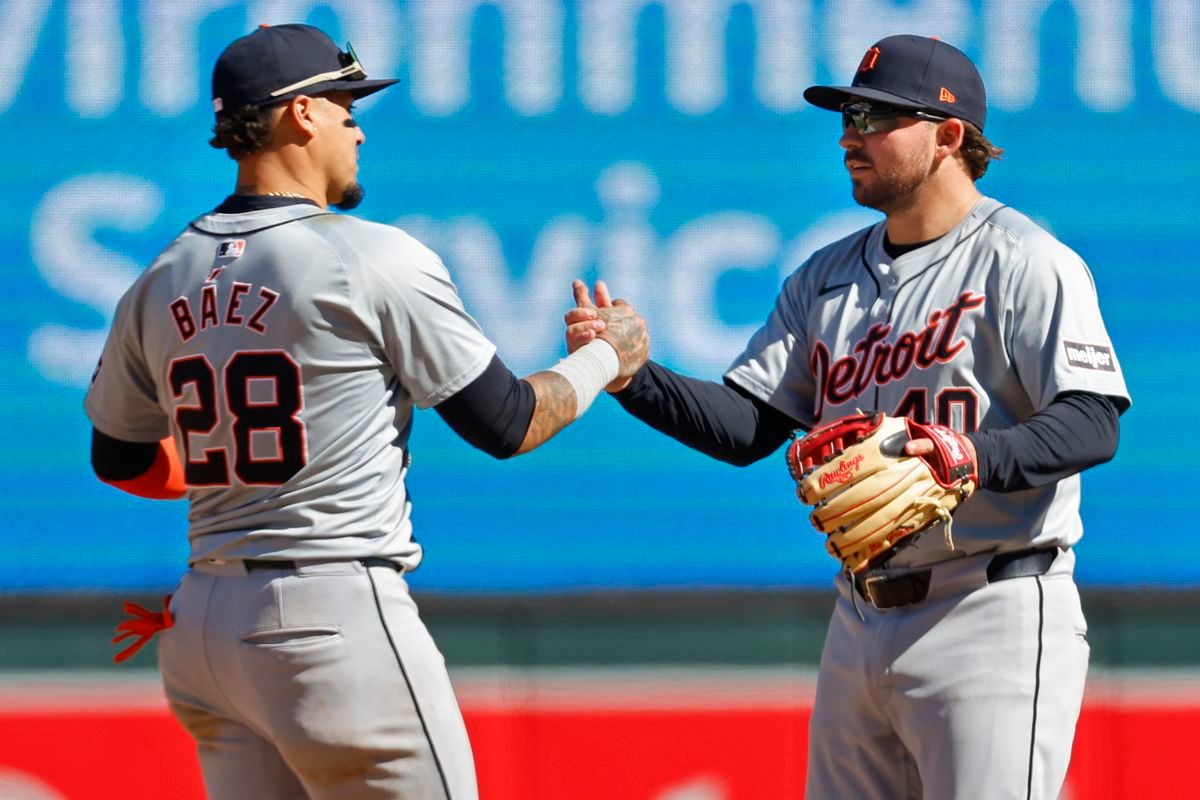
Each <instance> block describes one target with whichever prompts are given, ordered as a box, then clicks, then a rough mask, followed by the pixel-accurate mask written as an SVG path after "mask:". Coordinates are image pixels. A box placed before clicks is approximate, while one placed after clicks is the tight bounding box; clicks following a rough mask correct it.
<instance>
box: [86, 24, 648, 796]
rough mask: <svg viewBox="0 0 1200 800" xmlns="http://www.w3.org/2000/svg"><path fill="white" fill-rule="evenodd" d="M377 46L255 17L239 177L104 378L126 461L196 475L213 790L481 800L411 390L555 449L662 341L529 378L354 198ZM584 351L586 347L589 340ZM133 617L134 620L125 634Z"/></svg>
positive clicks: (234, 105)
mask: <svg viewBox="0 0 1200 800" xmlns="http://www.w3.org/2000/svg"><path fill="white" fill-rule="evenodd" d="M394 82H395V81H392V80H368V79H367V77H366V73H365V71H364V70H363V68H362V65H361V64H360V63H359V62H358V59H357V57H356V56H355V55H354V51H353V50H352V49H350V48H349V46H347V50H346V51H342V50H340V49H339V48H338V47H337V46H336V45H335V44H334V43H333V42H332V41H331V40H330V39H329V37H328V36H326V35H325V34H324V33H322V32H321V31H319V30H317V29H316V28H312V27H309V26H306V25H280V26H276V27H265V26H264V27H262V28H260V29H258V30H256V31H254V32H253V33H251V34H249V35H247V36H244V37H242V38H240V39H237V40H236V41H234V42H233V43H232V44H230V45H229V46H228V48H226V49H225V50H224V52H223V53H222V54H221V56H220V57H219V58H218V60H217V62H216V66H215V68H214V71H213V108H214V110H215V113H216V124H215V128H214V134H215V135H214V137H213V139H212V142H211V143H212V144H213V146H214V147H217V148H221V149H225V150H226V151H228V153H229V155H230V156H232V157H233V158H234V159H235V160H236V161H237V166H238V169H237V185H236V189H235V191H234V194H233V195H231V196H230V197H228V198H226V199H225V201H224V202H222V203H221V204H220V205H219V206H218V207H217V208H216V209H215V210H214V211H212V212H211V213H207V214H204V215H202V216H200V217H199V218H197V219H195V220H194V221H192V222H191V223H190V224H189V225H188V226H187V228H186V229H185V230H184V231H183V232H182V233H181V234H180V235H179V236H178V238H176V239H175V241H173V242H172V243H171V244H170V245H169V246H168V247H167V248H166V249H165V250H164V251H163V252H162V253H161V254H160V255H159V256H158V258H157V259H156V260H155V261H154V262H153V263H152V264H151V265H150V267H149V268H148V269H147V270H146V271H145V272H144V273H143V274H142V275H141V276H140V277H139V278H138V279H137V281H136V282H135V283H134V284H133V286H132V287H131V288H130V289H129V290H128V292H127V293H126V294H125V295H124V297H123V298H122V300H121V302H120V304H119V306H118V309H117V311H116V315H115V318H114V320H113V326H112V330H111V333H110V335H109V337H108V341H107V343H106V344H105V347H104V350H103V354H102V357H101V362H100V365H99V366H98V368H97V372H96V375H95V377H94V379H93V382H92V386H91V389H90V390H89V392H88V395H87V399H86V409H87V413H88V416H89V417H90V419H91V420H92V423H93V425H94V436H93V447H92V460H93V465H94V468H95V471H96V474H97V475H98V476H99V477H100V478H101V479H102V480H104V481H106V482H108V483H111V484H113V485H114V486H117V487H119V488H121V489H124V490H126V491H129V492H131V493H134V494H138V495H141V496H147V497H181V496H186V497H187V498H188V500H189V503H190V513H189V538H190V544H191V552H190V557H189V564H190V569H189V570H188V572H187V573H186V574H185V575H184V577H183V579H182V580H181V582H180V585H179V587H178V590H177V591H176V592H175V594H174V596H173V598H172V599H171V600H170V605H169V607H168V608H165V609H164V611H162V612H159V613H150V612H147V611H145V610H140V611H139V610H138V609H134V611H135V612H139V617H138V618H135V619H132V620H130V621H127V622H126V623H123V624H122V626H120V629H121V630H124V631H125V633H126V634H129V635H135V636H136V637H137V639H136V641H135V642H134V643H133V645H132V646H131V648H130V650H128V651H126V652H125V653H124V654H123V655H125V656H127V655H129V654H131V651H132V650H134V649H136V648H137V647H138V646H140V645H141V644H143V643H144V642H145V641H146V640H147V639H148V638H149V637H150V636H152V635H154V634H155V633H156V632H158V631H162V637H161V641H160V646H159V666H160V668H161V671H162V675H163V681H164V685H165V689H166V695H167V698H168V700H169V702H170V706H171V709H172V711H173V712H174V714H175V716H176V717H177V718H178V719H179V721H180V722H181V723H182V724H183V725H184V726H185V727H186V728H187V730H188V731H189V732H190V733H191V735H192V736H193V737H194V738H195V740H196V744H197V749H198V753H199V759H200V766H201V768H202V772H203V775H204V781H205V784H206V786H207V789H208V793H209V796H210V797H213V798H239V799H240V798H256V800H258V799H265V798H295V797H312V798H331V799H332V798H337V800H347V799H348V798H349V799H351V800H354V799H356V798H413V799H414V800H418V799H419V800H428V799H429V798H448V799H450V800H470V798H475V797H476V796H477V791H476V781H475V774H474V767H473V763H472V757H471V750H470V745H469V743H468V739H467V733H466V729H465V728H464V725H463V721H462V717H461V714H460V712H459V708H458V705H457V703H456V700H455V697H454V694H453V691H452V689H451V685H450V682H449V679H448V676H447V673H446V668H445V664H444V661H443V658H442V656H441V654H440V653H439V652H438V650H437V648H436V647H435V645H434V643H433V642H432V640H431V639H430V637H429V634H428V633H427V632H426V630H425V628H424V625H423V624H422V622H421V621H420V619H419V618H418V616H417V610H416V607H415V606H414V604H413V601H412V599H411V598H410V597H409V593H408V590H407V588H406V584H405V579H404V575H405V573H407V572H409V571H410V570H413V569H415V568H416V567H417V565H418V564H419V563H420V562H421V555H422V552H421V547H420V545H418V544H417V542H416V541H415V540H414V539H413V536H412V521H411V510H412V507H411V504H410V502H409V500H408V498H407V496H406V493H405V475H406V473H407V471H408V469H409V468H410V466H411V464H412V456H411V454H410V453H409V448H408V440H409V433H410V431H411V430H412V426H413V417H414V414H413V411H414V407H416V408H429V407H434V408H436V409H437V411H438V413H439V414H440V415H441V416H442V417H443V418H444V419H445V420H446V422H447V423H448V424H449V425H450V426H451V427H452V428H453V429H454V430H455V431H456V432H458V433H459V434H460V435H461V436H462V437H463V438H464V439H466V440H467V441H468V442H470V443H471V444H473V445H475V446H477V447H480V448H481V449H483V450H485V451H487V452H488V453H491V454H492V455H494V456H496V457H498V458H504V457H508V456H511V455H514V454H517V453H524V452H527V451H529V450H532V449H533V448H535V447H537V446H539V445H540V444H542V443H543V442H545V441H546V440H548V439H549V438H550V437H552V436H553V435H554V434H555V433H556V432H558V431H559V430H560V429H562V428H563V426H565V425H567V424H568V423H570V422H571V421H572V420H574V419H575V418H576V417H578V416H579V415H580V414H582V413H583V411H584V410H585V409H586V408H587V406H588V404H589V403H590V402H591V401H592V399H593V398H594V397H595V396H596V395H597V394H598V393H599V392H600V391H601V390H602V389H603V387H604V386H605V384H607V383H609V382H610V381H612V380H614V379H617V378H619V376H621V375H630V374H632V372H633V371H634V370H635V369H637V368H638V367H639V366H640V364H641V363H642V362H643V361H644V359H645V357H646V339H645V331H644V326H643V325H641V324H639V323H638V320H637V317H636V315H635V314H633V312H632V310H631V309H629V308H628V307H618V308H616V309H614V313H613V314H611V315H610V316H609V322H610V325H609V327H608V328H607V329H606V334H607V333H611V334H612V335H611V336H609V337H608V340H607V341H605V342H603V343H595V344H597V345H598V346H597V347H594V348H593V347H592V346H591V345H589V346H588V347H585V348H583V349H580V350H577V351H576V352H575V353H574V354H572V355H571V356H569V357H568V358H566V359H564V360H563V361H562V362H560V363H559V364H557V365H555V366H554V367H552V368H551V369H549V370H547V371H543V372H538V373H535V374H533V375H531V376H529V377H528V378H525V379H523V380H519V379H517V378H516V377H515V376H513V374H512V373H511V372H510V371H509V370H508V369H507V367H505V366H504V364H503V362H502V361H501V360H500V359H499V357H498V356H497V355H496V348H495V346H494V345H493V344H492V343H491V342H490V341H489V340H488V339H487V338H486V337H485V336H484V334H483V333H482V332H481V330H480V328H479V326H478V325H477V324H476V323H475V321H474V320H473V319H472V318H471V317H470V316H469V315H468V314H467V312H466V311H465V310H464V308H463V305H462V303H461V301H460V299H459V296H458V293H457V291H456V289H455V287H454V284H453V283H452V282H451V280H450V276H449V274H448V273H447V271H446V268H445V267H444V266H443V265H442V263H441V261H439V259H438V258H437V256H436V255H434V254H433V253H431V252H430V251H429V250H427V249H426V248H424V247H423V246H421V245H420V244H418V243H417V242H416V241H415V240H413V239H412V238H411V237H409V236H408V235H406V234H405V233H403V232H402V231H400V230H398V229H395V228H392V227H389V226H386V225H377V224H372V223H368V222H364V221H361V220H358V219H355V218H353V217H350V216H345V215H340V214H336V213H333V212H332V211H331V210H330V208H329V207H330V206H335V207H338V208H342V209H349V208H353V207H354V206H355V205H356V204H357V203H358V201H359V200H361V198H362V189H361V187H360V186H359V184H358V182H357V171H358V168H357V152H358V147H359V145H361V144H362V143H363V141H364V135H363V132H362V129H361V128H359V127H358V125H357V123H356V121H355V119H354V116H353V113H352V112H353V109H352V103H353V102H354V100H355V99H357V98H359V97H363V96H365V95H368V94H371V93H372V92H376V91H379V90H381V89H383V88H385V87H387V86H389V85H391V84H392V83H394ZM585 351H587V352H585ZM119 638H120V637H119Z"/></svg>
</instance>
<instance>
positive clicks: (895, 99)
mask: <svg viewBox="0 0 1200 800" xmlns="http://www.w3.org/2000/svg"><path fill="white" fill-rule="evenodd" d="M855 98H861V99H863V100H874V101H877V102H880V103H886V104H887V105H889V106H893V107H895V108H910V109H913V110H914V111H920V110H923V109H927V108H929V107H928V106H926V105H925V104H923V103H914V102H913V101H912V100H908V99H906V98H903V97H901V96H900V95H898V94H892V93H891V92H882V91H880V90H878V89H869V88H867V87H865V86H810V87H808V88H807V89H805V90H804V99H805V100H807V101H808V102H810V103H812V104H813V105H814V106H816V107H817V108H824V109H826V110H828V111H840V110H841V108H842V104H843V103H848V102H850V101H851V100H853V99H855Z"/></svg>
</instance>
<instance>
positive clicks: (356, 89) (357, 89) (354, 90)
mask: <svg viewBox="0 0 1200 800" xmlns="http://www.w3.org/2000/svg"><path fill="white" fill-rule="evenodd" d="M399 82H400V79H399V78H383V79H380V80H361V81H346V80H341V81H325V82H324V83H314V84H313V85H312V86H305V87H303V88H302V89H297V90H296V91H294V92H288V93H287V94H285V95H281V96H280V97H273V98H271V100H270V102H271V103H282V102H284V101H285V100H291V99H292V98H293V97H299V96H300V95H305V96H308V97H312V96H313V95H318V94H324V93H325V92H349V93H350V94H351V95H353V96H354V97H356V98H357V97H366V96H367V95H369V94H375V93H376V92H378V91H379V90H381V89H386V88H387V87H389V86H391V85H392V84H394V83H399Z"/></svg>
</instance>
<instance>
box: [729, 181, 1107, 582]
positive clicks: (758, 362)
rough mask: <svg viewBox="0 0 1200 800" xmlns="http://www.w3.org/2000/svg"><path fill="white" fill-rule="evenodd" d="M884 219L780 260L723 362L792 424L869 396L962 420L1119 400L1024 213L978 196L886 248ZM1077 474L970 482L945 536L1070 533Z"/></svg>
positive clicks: (880, 405) (1040, 542)
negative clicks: (801, 258)
mask: <svg viewBox="0 0 1200 800" xmlns="http://www.w3.org/2000/svg"><path fill="white" fill-rule="evenodd" d="M884 232H885V224H884V223H883V222H880V223H879V224H877V225H874V226H872V227H869V228H866V229H864V230H862V231H859V232H857V233H855V234H853V235H851V236H848V237H846V238H844V239H842V240H840V241H838V242H835V243H833V244H831V245H829V246H828V247H825V248H824V249H822V250H820V251H818V252H817V253H816V254H814V255H813V256H812V258H810V259H809V261H808V262H807V263H805V264H804V265H803V266H802V267H801V268H800V269H798V270H797V271H796V272H794V273H793V274H792V275H791V276H790V277H789V278H788V279H787V280H786V281H785V283H784V285H783V289H782V291H781V292H780V293H779V297H778V299H777V300H776V304H775V308H774V310H773V312H772V313H771V316H770V318H769V319H768V320H767V322H766V324H765V325H763V327H762V328H761V329H759V330H758V332H756V333H755V334H754V336H753V337H751V339H750V341H749V343H748V344H747V346H746V349H745V351H744V352H743V353H742V354H741V355H740V356H738V357H737V359H736V360H735V361H734V362H733V364H732V366H731V367H730V368H729V370H728V372H727V373H726V377H727V378H729V379H730V380H732V381H733V382H735V383H737V384H738V385H740V386H742V387H743V388H745V389H747V390H748V391H750V392H751V393H752V394H754V395H755V396H757V397H759V398H760V399H762V400H764V401H766V402H767V403H769V404H771V405H772V406H774V407H776V408H778V409H779V410H781V411H783V412H785V413H787V414H788V415H790V416H792V417H793V418H794V419H796V420H798V421H799V422H801V423H802V424H803V425H805V426H806V427H811V426H813V425H816V424H819V423H821V422H823V421H828V420H832V419H837V418H838V417H841V416H844V415H846V414H850V413H853V412H854V411H855V409H868V408H870V409H880V410H882V411H885V412H887V413H888V414H893V415H896V416H908V417H912V418H914V419H917V420H919V421H923V422H936V423H940V424H944V425H948V426H950V427H952V428H954V429H955V430H958V431H960V432H962V433H970V432H972V431H975V430H978V429H983V428H1007V427H1010V426H1012V425H1015V424H1016V423H1018V422H1020V421H1021V420H1023V419H1025V418H1027V417H1029V416H1030V415H1031V414H1033V413H1035V412H1037V411H1038V410H1040V409H1042V408H1044V407H1045V406H1046V405H1048V404H1049V403H1050V402H1051V401H1052V400H1053V399H1054V397H1055V396H1056V395H1058V394H1060V393H1062V392H1066V391H1072V390H1077V391H1087V392H1094V393H1097V394H1103V395H1108V396H1111V397H1117V398H1124V399H1125V400H1128V392H1127V391H1126V388H1125V382H1124V379H1123V377H1122V374H1121V367H1120V364H1119V362H1118V360H1117V357H1116V353H1115V352H1114V350H1113V347H1112V344H1111V342H1110V341H1109V337H1108V333H1107V331H1106V330H1105V328H1104V322H1103V320H1102V319H1101V316H1100V309H1099V305H1098V303H1097V298H1096V290H1095V285H1094V283H1093V281H1092V277H1091V274H1090V273H1089V272H1088V269H1087V267H1086V265H1085V264H1084V263H1083V261H1082V260H1081V259H1080V258H1079V256H1078V255H1076V254H1075V253H1074V252H1072V251H1071V250H1070V249H1069V248H1068V247H1066V246H1065V245H1063V244H1062V243H1061V242H1059V241H1058V240H1056V239H1055V238H1054V237H1053V236H1051V235H1050V234H1049V233H1047V232H1046V231H1044V230H1043V229H1041V228H1040V227H1038V226H1037V225H1035V224H1034V223H1033V222H1032V221H1030V220H1029V219H1028V218H1027V217H1025V216H1024V215H1022V214H1020V213H1019V212H1017V211H1015V210H1013V209H1011V208H1008V207H1006V206H1004V205H1002V204H1000V203H999V202H997V201H996V200H992V199H987V198H984V199H982V200H980V202H979V203H978V204H976V206H975V207H974V208H973V209H972V210H971V212H970V213H969V214H967V216H966V218H965V219H963V220H962V222H961V223H959V224H958V226H956V227H955V228H954V229H953V230H951V231H950V232H949V233H947V234H946V235H945V236H943V237H941V238H940V239H938V240H937V241H936V242H934V243H932V244H930V245H928V246H925V247H922V248H919V249H917V250H914V251H911V252H908V253H905V254H903V255H901V256H899V257H898V258H896V259H894V260H893V259H892V258H891V257H890V256H888V255H887V254H886V253H885V252H884V249H883V242H884ZM1079 484H1080V481H1079V476H1078V475H1075V476H1072V477H1070V478H1067V479H1065V480H1062V481H1059V482H1058V483H1056V484H1053V485H1050V486H1045V487H1041V488H1036V489H1029V490H1026V491H1020V492H1013V493H1009V494H999V493H995V492H979V493H978V494H977V495H976V496H975V497H973V498H972V499H971V501H970V502H969V503H966V504H964V505H963V506H962V507H961V508H959V509H958V511H957V512H956V513H955V517H954V527H953V544H954V547H955V550H956V551H961V552H966V553H979V552H984V551H989V550H997V549H999V550H1018V549H1023V548H1027V547H1030V546H1048V545H1055V544H1057V545H1064V546H1065V545H1072V544H1074V543H1075V542H1076V541H1078V539H1079V537H1080V535H1081V534H1082V530H1083V526H1082V523H1081V522H1080V518H1079ZM946 548H947V543H946V541H945V538H944V537H942V536H923V537H919V539H918V542H917V544H916V546H914V547H911V548H908V549H906V550H903V551H901V552H900V553H899V554H898V555H897V557H896V558H895V559H894V560H893V564H894V565H900V564H916V563H932V562H936V561H940V560H944V559H945V558H947V557H949V556H950V553H949V552H948V551H947V549H946Z"/></svg>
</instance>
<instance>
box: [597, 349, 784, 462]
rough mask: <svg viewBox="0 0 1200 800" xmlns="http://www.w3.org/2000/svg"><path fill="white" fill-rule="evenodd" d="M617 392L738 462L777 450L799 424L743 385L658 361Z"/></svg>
mask: <svg viewBox="0 0 1200 800" xmlns="http://www.w3.org/2000/svg"><path fill="white" fill-rule="evenodd" d="M614 397H616V399H617V402H618V403H620V404H621V406H622V407H623V408H624V409H625V410H626V411H628V412H629V413H630V414H632V415H633V416H635V417H637V418H638V419H640V420H642V421H643V422H645V423H646V424H647V425H649V426H650V427H652V428H654V429H655V430H657V431H660V432H661V433H665V434H666V435H667V436H670V437H671V438H673V439H676V440H677V441H679V442H682V443H683V444H685V445H687V446H688V447H690V448H692V449H693V450H699V451H700V452H701V453H705V454H706V455H709V456H712V457H713V458H716V459H719V460H721V461H724V462H726V463H729V464H734V465H736V466H739V467H744V466H746V465H747V464H752V463H754V462H755V461H758V460H759V459H761V458H764V457H766V456H768V455H770V454H771V453H773V452H775V450H777V449H778V448H779V446H780V445H781V444H783V443H784V442H785V441H787V439H788V437H789V434H790V433H791V432H792V431H793V430H795V429H796V428H798V427H800V424H799V423H798V422H796V421H795V420H794V419H792V418H791V417H789V416H787V415H786V414H784V413H782V412H780V411H778V410H776V409H774V408H772V407H771V406H769V405H767V404H766V403H764V402H762V401H761V400H759V399H757V398H754V397H751V396H750V395H748V394H746V393H744V392H743V391H742V390H741V388H740V387H737V386H735V385H732V384H731V385H724V384H720V383H715V382H713V381H702V380H697V379H696V378H689V377H687V376H686V375H680V374H679V373H677V372H672V371H671V370H669V369H667V368H666V367H664V366H663V365H661V364H658V363H656V362H654V361H647V362H646V366H644V367H643V368H642V369H640V370H638V372H637V374H636V375H635V376H634V378H633V381H631V382H630V384H629V386H627V387H626V388H625V389H624V390H622V391H620V392H618V393H617V394H615V395H614Z"/></svg>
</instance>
